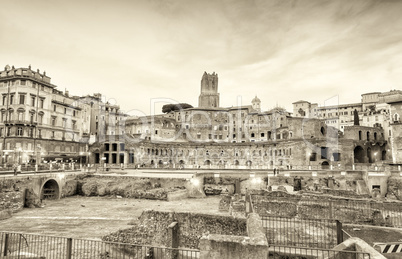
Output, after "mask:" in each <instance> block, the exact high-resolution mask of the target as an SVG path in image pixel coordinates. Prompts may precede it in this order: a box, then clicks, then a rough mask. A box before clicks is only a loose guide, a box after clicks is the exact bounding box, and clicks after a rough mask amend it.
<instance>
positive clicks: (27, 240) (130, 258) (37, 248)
mask: <svg viewBox="0 0 402 259" xmlns="http://www.w3.org/2000/svg"><path fill="white" fill-rule="evenodd" d="M1 256H16V257H18V258H19V257H20V256H21V257H23V256H25V257H27V256H28V257H30V258H38V259H39V258H46V259H53V258H54V259H61V258H66V259H72V258H76V259H98V258H99V259H106V258H116V259H117V258H124V259H171V258H174V259H193V258H199V257H200V252H199V250H193V249H181V248H180V249H179V248H167V247H158V246H150V245H137V244H124V243H115V242H103V241H98V240H86V239H72V238H65V237H53V236H43V235H34V234H23V233H6V232H0V257H1Z"/></svg>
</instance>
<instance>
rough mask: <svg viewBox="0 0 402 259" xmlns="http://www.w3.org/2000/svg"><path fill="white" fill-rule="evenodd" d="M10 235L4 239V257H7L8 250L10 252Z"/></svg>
mask: <svg viewBox="0 0 402 259" xmlns="http://www.w3.org/2000/svg"><path fill="white" fill-rule="evenodd" d="M9 236H10V234H8V233H6V236H5V238H4V247H3V248H4V251H3V256H7V250H8V240H9Z"/></svg>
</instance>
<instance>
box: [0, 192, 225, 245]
mask: <svg viewBox="0 0 402 259" xmlns="http://www.w3.org/2000/svg"><path fill="white" fill-rule="evenodd" d="M219 200H220V197H219V196H216V197H207V198H199V199H184V200H181V201H171V202H168V201H158V200H141V199H128V198H121V199H118V198H115V197H82V196H73V197H68V198H64V199H61V200H56V201H51V200H47V201H45V207H44V208H36V209H28V208H24V210H22V211H21V212H18V213H16V214H14V216H13V217H12V218H10V219H7V220H3V221H1V224H0V231H14V232H23V233H35V234H43V235H55V236H63V237H72V238H91V239H100V238H101V237H102V236H103V235H106V234H108V233H111V232H114V231H117V230H119V229H124V228H128V227H130V226H129V225H128V224H129V223H130V221H132V220H135V219H137V218H138V217H139V216H140V215H141V213H142V211H143V210H144V209H154V210H165V211H166V210H169V211H189V212H200V213H208V214H220V215H225V214H226V215H228V214H227V213H223V212H219V211H218V206H219Z"/></svg>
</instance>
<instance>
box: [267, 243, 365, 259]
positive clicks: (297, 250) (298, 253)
mask: <svg viewBox="0 0 402 259" xmlns="http://www.w3.org/2000/svg"><path fill="white" fill-rule="evenodd" d="M267 258H268V259H283V258H309V259H313V258H317V259H318V258H320V259H321V258H328V259H329V258H331V259H345V258H355V259H370V258H371V257H370V254H369V253H364V252H357V251H346V250H334V249H322V248H306V247H296V246H281V245H272V246H269V253H268V257H267Z"/></svg>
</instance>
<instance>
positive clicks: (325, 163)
mask: <svg viewBox="0 0 402 259" xmlns="http://www.w3.org/2000/svg"><path fill="white" fill-rule="evenodd" d="M321 168H322V169H328V168H329V163H328V161H324V162H322V163H321Z"/></svg>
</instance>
